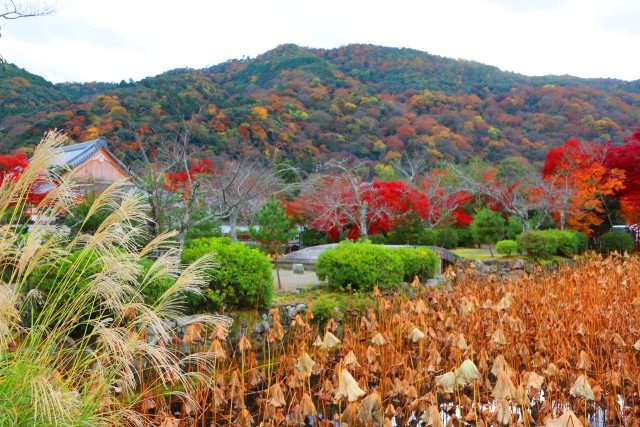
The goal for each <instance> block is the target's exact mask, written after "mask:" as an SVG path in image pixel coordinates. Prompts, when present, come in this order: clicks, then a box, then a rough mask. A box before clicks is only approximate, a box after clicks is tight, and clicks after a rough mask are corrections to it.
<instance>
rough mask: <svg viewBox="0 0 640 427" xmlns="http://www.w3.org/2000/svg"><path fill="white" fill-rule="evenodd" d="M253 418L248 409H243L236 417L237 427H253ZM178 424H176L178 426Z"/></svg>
mask: <svg viewBox="0 0 640 427" xmlns="http://www.w3.org/2000/svg"><path fill="white" fill-rule="evenodd" d="M252 424H253V417H252V416H251V413H250V412H249V410H248V409H247V408H242V409H241V410H240V412H239V413H238V416H237V417H236V421H235V425H237V426H239V427H251V425H252ZM177 425H178V424H176V426H177Z"/></svg>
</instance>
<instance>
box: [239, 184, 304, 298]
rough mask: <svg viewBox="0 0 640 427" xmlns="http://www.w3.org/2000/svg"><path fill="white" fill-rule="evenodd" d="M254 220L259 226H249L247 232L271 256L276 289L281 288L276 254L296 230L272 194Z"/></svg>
mask: <svg viewBox="0 0 640 427" xmlns="http://www.w3.org/2000/svg"><path fill="white" fill-rule="evenodd" d="M256 222H257V224H258V226H259V228H257V229H256V228H251V229H250V230H249V232H250V233H251V237H252V238H253V239H255V240H256V241H257V242H259V243H260V244H261V245H262V246H263V247H264V249H265V250H266V251H267V253H268V254H269V255H271V256H273V259H274V262H275V267H276V275H277V277H278V289H282V283H281V282H280V269H279V267H278V255H279V254H280V251H281V250H282V247H283V246H284V245H285V244H286V243H287V242H288V241H289V240H291V239H292V238H293V237H295V235H296V234H297V230H295V229H294V227H293V224H291V221H290V220H289V218H287V213H286V211H285V209H284V207H283V206H282V205H281V203H280V201H279V200H276V198H275V197H274V196H273V194H272V195H271V196H269V200H268V201H267V203H265V204H264V205H262V207H261V208H260V210H259V211H258V212H257V213H256Z"/></svg>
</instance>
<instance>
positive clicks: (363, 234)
mask: <svg viewBox="0 0 640 427" xmlns="http://www.w3.org/2000/svg"><path fill="white" fill-rule="evenodd" d="M359 213H360V239H361V240H367V239H368V238H369V230H367V202H363V203H362V205H360V212H359Z"/></svg>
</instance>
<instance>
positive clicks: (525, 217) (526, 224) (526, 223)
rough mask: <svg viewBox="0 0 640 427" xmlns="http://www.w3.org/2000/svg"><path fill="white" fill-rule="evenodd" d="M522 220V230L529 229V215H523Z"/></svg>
mask: <svg viewBox="0 0 640 427" xmlns="http://www.w3.org/2000/svg"><path fill="white" fill-rule="evenodd" d="M520 221H522V231H523V232H524V231H529V230H530V229H531V226H530V225H529V215H521V216H520Z"/></svg>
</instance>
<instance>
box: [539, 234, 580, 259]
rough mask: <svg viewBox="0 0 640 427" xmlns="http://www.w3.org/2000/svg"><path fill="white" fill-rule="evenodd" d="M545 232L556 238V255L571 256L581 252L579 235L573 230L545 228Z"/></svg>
mask: <svg viewBox="0 0 640 427" xmlns="http://www.w3.org/2000/svg"><path fill="white" fill-rule="evenodd" d="M543 233H545V234H546V235H547V236H550V237H551V238H552V239H555V240H556V242H557V249H556V253H555V255H560V256H564V257H569V258H570V257H572V256H574V255H576V254H577V253H578V252H579V242H578V237H577V236H576V235H575V234H574V233H572V232H571V231H566V230H544V231H543Z"/></svg>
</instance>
